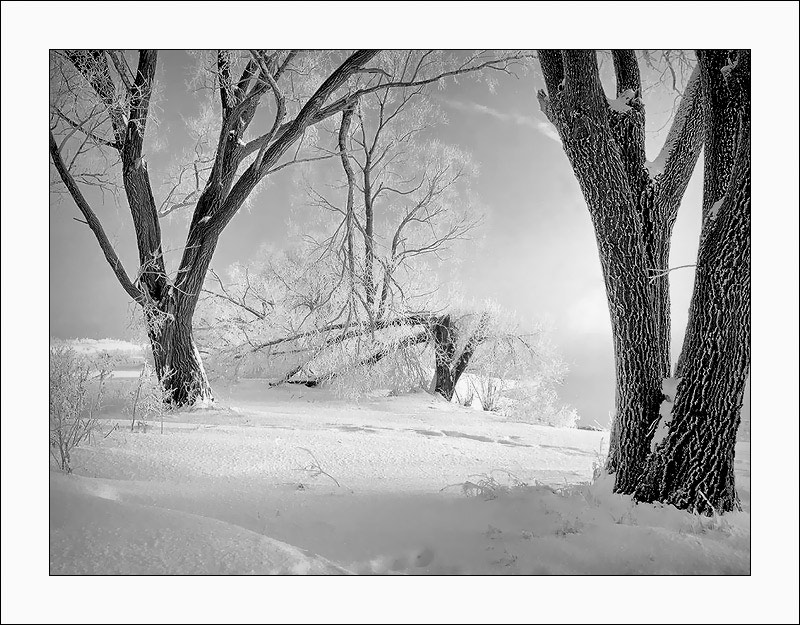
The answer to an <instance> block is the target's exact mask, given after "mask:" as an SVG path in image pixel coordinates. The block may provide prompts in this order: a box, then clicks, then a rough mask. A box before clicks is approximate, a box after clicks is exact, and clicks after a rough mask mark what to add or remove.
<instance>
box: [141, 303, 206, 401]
mask: <svg viewBox="0 0 800 625" xmlns="http://www.w3.org/2000/svg"><path fill="white" fill-rule="evenodd" d="M148 337H149V338H150V345H151V346H152V349H153V359H154V361H155V367H156V374H157V375H158V378H159V380H160V381H161V383H162V385H163V386H164V390H165V391H166V393H167V399H168V400H169V401H171V402H173V403H174V404H175V405H177V406H187V405H192V404H194V403H196V402H210V401H213V400H214V397H213V394H212V392H211V385H210V384H209V382H208V377H207V376H206V372H205V369H204V368H203V363H202V360H201V359H200V353H199V352H198V350H197V346H196V345H195V342H194V338H193V336H192V324H191V318H189V319H186V318H175V319H174V320H173V319H171V318H168V317H161V323H160V324H159V323H154V324H152V325H151V327H150V328H149V331H148Z"/></svg>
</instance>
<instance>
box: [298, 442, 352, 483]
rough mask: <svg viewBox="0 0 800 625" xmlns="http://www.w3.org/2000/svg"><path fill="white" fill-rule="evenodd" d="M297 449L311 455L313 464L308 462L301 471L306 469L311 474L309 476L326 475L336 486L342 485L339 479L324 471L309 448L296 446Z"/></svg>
mask: <svg viewBox="0 0 800 625" xmlns="http://www.w3.org/2000/svg"><path fill="white" fill-rule="evenodd" d="M298 449H302V450H303V451H305V452H307V453H308V455H309V456H311V458H312V459H313V460H314V463H313V464H310V465H308V466H307V467H303V468H302V469H301V470H302V471H306V472H307V473H309V474H310V475H311V477H317V476H318V475H326V476H328V477H329V478H331V479H332V480H333V481H334V482H335V483H336V486H338V487H339V488H341V487H342V485H341V484H339V480H337V479H336V478H335V477H333V476H332V475H331V474H330V473H328V472H327V471H325V470H324V469H323V468H322V467H321V466H320V464H319V460H317V457H316V456H315V455H314V453H313V452H312V451H311V450H310V449H306V448H305V447H298Z"/></svg>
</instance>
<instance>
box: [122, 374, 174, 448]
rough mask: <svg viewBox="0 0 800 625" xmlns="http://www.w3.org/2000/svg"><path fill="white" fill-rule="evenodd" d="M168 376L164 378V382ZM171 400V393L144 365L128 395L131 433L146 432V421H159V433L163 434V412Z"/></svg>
mask: <svg viewBox="0 0 800 625" xmlns="http://www.w3.org/2000/svg"><path fill="white" fill-rule="evenodd" d="M167 379H168V375H165V376H164V380H167ZM170 399H171V391H167V390H166V389H165V388H164V384H163V382H162V381H160V380H159V379H158V376H157V375H156V374H155V371H154V370H153V367H152V366H150V364H149V363H145V364H144V366H143V367H142V371H141V373H140V374H139V377H138V378H136V383H135V384H134V386H133V388H132V389H131V391H130V392H129V393H128V406H127V410H128V413H129V414H130V416H131V432H134V431H135V430H136V429H137V428H138V429H139V431H141V432H147V427H148V425H147V423H148V421H151V420H154V419H159V420H160V422H161V433H162V434H163V433H164V412H165V411H166V410H167V408H168V406H169V403H170Z"/></svg>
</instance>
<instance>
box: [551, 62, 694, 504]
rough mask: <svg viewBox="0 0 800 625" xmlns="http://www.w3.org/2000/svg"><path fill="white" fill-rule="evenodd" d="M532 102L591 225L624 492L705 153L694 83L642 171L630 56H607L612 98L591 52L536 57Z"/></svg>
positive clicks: (656, 386) (613, 452)
mask: <svg viewBox="0 0 800 625" xmlns="http://www.w3.org/2000/svg"><path fill="white" fill-rule="evenodd" d="M539 59H540V62H541V65H542V71H543V74H544V77H545V83H546V86H547V92H545V91H540V92H539V101H540V105H541V107H542V110H543V111H544V113H545V115H546V116H547V117H548V119H549V120H550V121H551V122H552V123H553V125H554V126H555V127H556V129H557V130H558V132H559V135H560V137H561V140H562V143H563V146H564V151H565V153H566V155H567V157H568V158H569V161H570V164H571V165H572V169H573V171H574V173H575V176H576V178H577V180H578V183H579V184H580V187H581V191H582V192H583V196H584V199H585V200H586V203H587V206H588V209H589V214H590V216H591V219H592V223H593V225H594V230H595V236H596V240H597V247H598V252H599V256H600V264H601V267H602V270H603V277H604V281H605V286H606V294H607V298H608V305H609V313H610V317H611V326H612V331H613V337H614V361H615V372H616V415H615V418H614V422H613V424H612V436H611V441H610V450H609V459H608V464H607V468H608V470H609V471H611V472H613V473H615V476H616V477H615V490H616V491H617V492H623V493H631V492H633V491H634V489H635V487H636V484H637V482H638V480H639V478H640V476H641V472H642V469H643V466H644V462H645V460H646V458H647V456H648V454H649V453H650V440H651V439H652V434H653V431H654V426H655V425H656V424H657V422H658V419H659V414H658V411H659V406H660V404H661V400H662V393H661V381H662V379H663V378H665V377H668V375H669V363H670V345H669V287H668V282H667V280H668V278H667V276H666V275H661V274H662V273H664V272H666V270H667V261H668V258H669V237H670V234H671V230H672V225H673V224H674V221H675V217H676V215H677V209H678V206H679V204H680V200H681V197H682V196H683V193H684V191H685V189H686V186H687V184H688V181H689V178H690V177H691V172H692V170H693V169H694V165H695V163H696V161H697V158H698V155H699V152H700V148H701V146H702V138H703V137H702V130H701V129H702V108H701V106H700V97H699V88H698V83H699V81H698V80H697V78H696V76H695V77H693V78H692V80H691V81H690V83H689V85H688V86H687V89H686V94H685V96H684V98H683V100H682V102H681V106H680V109H679V111H678V114H677V115H676V119H675V122H674V123H673V126H672V128H671V130H670V133H669V137H668V139H667V141H666V143H665V146H664V149H663V150H662V154H661V155H660V156H659V159H658V160H657V161H656V163H654V165H656V166H651V167H648V166H647V163H646V158H645V150H644V121H645V117H644V106H643V104H642V102H641V93H642V88H641V79H640V75H639V69H638V65H637V62H636V58H635V55H634V53H633V51H632V50H615V51H613V59H614V69H615V72H616V77H617V87H616V94H617V99H616V102H615V103H614V105H613V106H611V104H610V103H609V101H608V100H607V99H606V97H605V94H604V92H603V88H602V85H601V83H600V77H599V72H598V66H597V55H596V53H595V52H594V51H591V50H540V51H539Z"/></svg>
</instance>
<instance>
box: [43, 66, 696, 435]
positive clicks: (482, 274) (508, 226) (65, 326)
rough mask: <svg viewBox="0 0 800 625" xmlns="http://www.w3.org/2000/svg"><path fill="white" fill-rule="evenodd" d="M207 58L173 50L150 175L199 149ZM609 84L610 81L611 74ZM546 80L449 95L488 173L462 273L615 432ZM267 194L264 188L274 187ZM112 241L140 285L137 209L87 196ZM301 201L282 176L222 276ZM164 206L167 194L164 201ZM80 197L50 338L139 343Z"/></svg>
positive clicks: (593, 300)
mask: <svg viewBox="0 0 800 625" xmlns="http://www.w3.org/2000/svg"><path fill="white" fill-rule="evenodd" d="M195 62H196V61H195V59H193V58H192V57H190V56H189V55H188V54H186V53H185V52H182V51H167V52H162V53H161V54H160V57H159V67H158V74H157V78H158V81H159V83H160V84H161V86H162V88H163V94H162V98H161V102H160V107H161V109H162V110H161V111H160V112H159V118H160V125H159V126H158V127H157V128H156V127H155V126H154V125H150V126H148V133H153V132H154V131H155V132H157V133H158V134H159V136H160V137H161V138H162V140H160V141H159V144H160V145H159V148H160V149H158V150H157V151H155V150H152V151H151V153H149V154H146V159H147V161H148V167H149V170H150V172H151V173H152V172H154V171H156V170H157V169H158V168H159V167H164V166H165V165H166V164H167V163H168V162H169V160H170V158H172V156H173V155H174V154H175V153H176V152H180V151H181V150H182V149H184V148H185V147H186V146H187V145H188V135H187V134H186V131H185V128H184V125H183V122H182V119H181V115H183V116H191V115H196V114H197V113H198V111H199V103H198V100H197V96H196V94H195V93H193V92H192V91H190V90H189V89H188V88H187V86H186V82H185V80H186V69H187V67H189V66H190V65H193V64H194V63H195ZM604 71H605V72H608V71H609V68H608V67H607V66H606V67H605V69H604ZM542 86H543V85H542V81H541V78H540V77H539V76H537V73H536V72H532V73H530V74H528V75H526V76H520V77H519V79H515V78H512V77H505V76H503V77H501V78H500V80H499V83H498V84H497V87H496V90H495V92H494V93H491V92H490V90H489V89H487V87H486V85H482V84H477V83H475V82H474V81H470V80H462V81H461V82H459V83H458V84H448V86H447V88H446V89H445V90H437V91H436V92H435V97H436V99H437V100H438V101H439V103H440V105H441V106H442V107H443V109H444V111H445V113H446V115H447V118H448V124H446V125H443V126H441V127H439V128H437V129H436V130H435V131H434V132H435V135H436V136H437V137H438V138H439V139H441V140H442V141H443V142H445V143H451V144H456V145H458V146H459V147H461V148H463V149H465V150H467V151H469V152H471V153H472V154H473V156H474V159H475V161H476V162H477V163H478V164H479V166H480V174H479V176H478V178H477V179H476V180H474V181H473V188H474V190H475V191H476V192H477V194H478V195H479V198H480V201H481V202H482V204H483V205H484V206H485V207H486V209H487V219H486V221H485V223H484V225H483V227H482V230H481V232H480V233H479V237H478V240H477V242H476V244H475V245H471V246H468V248H467V250H466V252H465V257H464V258H463V259H462V262H461V263H460V264H459V267H458V270H457V274H458V278H459V281H460V282H461V283H462V284H464V285H468V289H469V296H470V297H474V298H476V299H483V298H492V299H495V300H497V301H498V302H499V303H500V304H502V305H503V306H504V307H506V308H508V309H511V310H516V311H517V312H518V313H519V315H521V316H522V317H524V318H529V319H542V318H546V319H548V320H550V321H551V322H552V324H553V326H554V328H555V330H554V332H555V335H554V340H555V341H556V343H557V344H558V345H559V346H560V348H561V351H562V354H563V355H564V358H565V359H566V361H567V362H568V363H569V366H570V373H569V375H568V378H567V381H566V383H565V386H564V388H563V389H562V393H561V395H562V399H563V400H564V401H567V402H569V403H572V404H573V405H574V406H576V407H577V408H578V411H579V412H580V413H581V416H582V420H583V421H584V422H589V423H590V422H592V421H593V420H597V421H598V422H600V423H602V424H606V423H607V422H608V414H609V411H610V410H611V409H612V408H613V402H614V369H613V352H612V341H611V328H610V323H609V315H608V307H607V304H606V300H605V295H604V287H603V281H602V274H601V270H600V263H599V260H598V255H597V247H596V243H595V241H594V236H593V231H592V226H591V222H590V219H589V215H588V211H587V209H586V205H585V203H584V201H583V198H582V196H581V193H580V189H579V187H578V184H577V182H576V180H575V178H574V175H573V174H572V171H571V169H570V166H569V163H568V161H567V158H566V156H565V155H564V153H563V150H562V148H561V145H560V143H559V141H558V137H557V135H556V133H555V131H554V130H553V129H552V128H551V127H550V125H549V123H548V122H547V121H546V119H545V118H544V116H543V115H542V114H541V113H540V111H539V107H538V103H537V101H536V90H537V89H538V88H540V87H542ZM674 97H675V94H674V93H670V92H669V91H668V90H666V89H656V90H653V91H652V92H650V93H649V94H647V95H646V96H645V104H646V106H647V113H648V128H650V129H651V130H653V131H654V132H651V133H650V134H649V135H648V156H649V158H650V159H653V158H655V156H656V153H657V151H658V149H659V148H660V144H661V142H663V139H664V136H665V134H666V130H664V131H661V132H655V130H657V129H658V128H659V127H660V126H662V125H663V123H664V121H665V120H666V119H667V117H668V115H669V111H670V110H671V106H672V102H673V100H674ZM262 184H263V183H262ZM701 195H702V157H701V161H700V163H699V164H698V167H697V169H696V171H695V175H694V177H693V179H692V181H691V183H690V185H689V188H688V190H687V192H686V195H685V197H684V200H683V203H682V206H681V209H680V213H679V216H678V221H677V223H676V225H675V230H674V235H673V243H672V254H671V260H670V266H672V267H674V266H678V265H686V264H692V263H694V262H695V259H696V252H697V243H698V236H699V232H700V207H701ZM87 196H88V197H89V198H90V201H91V202H92V204H93V206H94V207H95V208H96V211H97V213H98V216H99V217H100V218H101V221H102V222H103V224H104V227H105V229H106V232H107V234H108V235H109V237H110V238H111V239H112V241H115V243H116V247H117V250H118V253H119V254H120V255H121V257H122V259H123V262H124V264H125V266H126V268H127V270H128V273H129V274H134V273H135V268H136V258H137V255H136V250H135V244H134V239H133V227H132V224H131V218H130V214H128V213H127V205H125V204H124V202H123V206H122V207H119V208H117V207H116V206H115V205H114V203H113V202H112V201H111V200H110V199H108V198H106V201H104V200H103V198H102V197H100V196H99V194H97V193H92V192H91V191H90V192H88V193H87ZM297 197H298V193H297V189H296V186H295V176H293V175H292V174H291V173H289V172H288V170H284V171H283V172H279V173H277V174H275V175H274V176H271V177H270V178H269V182H268V184H267V185H266V186H265V187H264V188H263V190H262V191H261V192H260V193H259V194H258V196H257V199H256V201H255V202H254V203H253V206H252V208H251V209H250V210H249V211H247V210H242V211H240V213H239V214H238V215H237V216H236V217H235V218H234V220H233V221H232V222H231V224H230V225H229V226H228V228H227V229H226V231H225V232H224V234H223V235H222V237H221V239H220V243H219V246H218V248H217V251H216V254H215V256H214V260H213V262H212V267H213V268H215V269H217V270H218V271H224V269H225V268H226V267H228V266H229V265H230V264H231V263H233V262H234V261H246V260H247V259H249V258H251V257H252V256H253V255H254V253H255V252H256V251H257V249H258V248H259V247H260V246H261V245H262V244H263V243H272V244H275V245H277V246H279V247H280V245H281V244H282V243H283V242H285V238H286V236H287V233H288V223H287V222H288V219H289V216H290V214H291V208H292V207H291V203H292V201H293V200H296V198H297ZM159 199H160V198H159V197H158V194H157V201H158V200H159ZM77 216H79V213H78V210H77V208H76V207H75V205H74V203H73V202H72V200H71V199H69V198H62V200H61V201H60V202H58V201H52V202H51V208H50V334H51V336H54V337H58V338H74V337H90V338H105V337H113V338H125V337H127V336H129V335H130V330H129V329H128V322H129V319H130V300H129V298H128V296H127V295H126V294H125V292H124V291H123V290H122V288H121V287H120V286H119V284H118V283H117V281H116V279H115V277H114V275H113V273H112V272H111V270H110V268H109V267H108V265H107V263H106V261H105V260H104V258H103V256H102V254H101V252H100V249H99V247H98V245H97V243H96V241H95V239H94V237H93V235H92V234H91V232H90V231H89V229H88V228H87V227H86V226H85V225H83V224H81V223H79V222H77V221H75V220H73V219H72V218H73V217H77ZM185 233H186V222H185V221H183V220H181V219H173V220H171V221H168V222H166V223H165V224H164V239H165V241H164V246H165V250H166V251H167V254H168V255H169V254H170V253H172V254H173V255H174V254H177V252H169V250H179V249H180V246H181V245H182V243H183V241H184V237H185ZM693 278H694V272H693V269H691V268H690V269H681V270H679V271H675V272H673V274H672V277H671V285H672V286H671V289H672V303H673V354H674V356H675V357H677V353H678V352H679V349H680V344H681V340H682V336H683V330H684V327H685V323H686V313H687V309H688V305H689V298H690V293H691V287H692V282H693Z"/></svg>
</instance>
